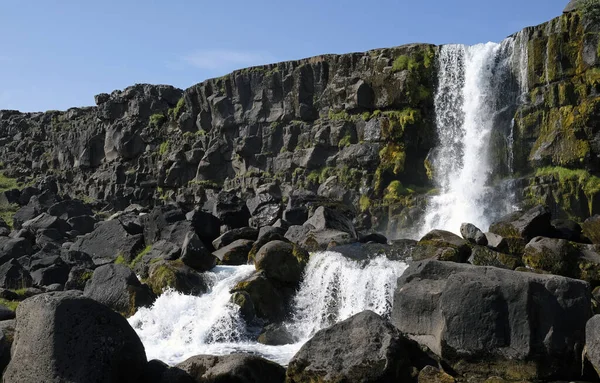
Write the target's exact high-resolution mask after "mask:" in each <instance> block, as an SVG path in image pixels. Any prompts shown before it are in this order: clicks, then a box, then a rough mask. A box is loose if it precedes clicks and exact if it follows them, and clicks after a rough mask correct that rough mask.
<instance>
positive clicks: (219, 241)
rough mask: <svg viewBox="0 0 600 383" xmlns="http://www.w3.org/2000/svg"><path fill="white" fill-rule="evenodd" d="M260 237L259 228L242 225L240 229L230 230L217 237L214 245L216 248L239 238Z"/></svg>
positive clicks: (251, 239) (253, 239)
mask: <svg viewBox="0 0 600 383" xmlns="http://www.w3.org/2000/svg"><path fill="white" fill-rule="evenodd" d="M257 238H258V230H257V229H254V228H251V227H240V228H239V229H233V230H229V231H228V232H226V233H224V234H223V235H222V236H220V237H218V238H216V239H215V240H214V241H213V242H212V245H213V246H214V248H215V249H216V250H219V249H220V248H222V247H224V246H227V245H229V244H231V243H232V242H234V241H237V240H238V239H247V240H249V241H256V239H257Z"/></svg>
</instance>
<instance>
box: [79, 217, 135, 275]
mask: <svg viewBox="0 0 600 383" xmlns="http://www.w3.org/2000/svg"><path fill="white" fill-rule="evenodd" d="M109 244H110V245H109ZM143 248H144V239H143V237H142V236H141V234H138V235H130V234H129V233H128V232H127V230H125V228H124V227H123V226H122V225H121V223H120V222H119V221H118V220H116V219H115V220H110V221H105V222H102V223H101V224H99V225H98V227H97V228H96V229H95V230H94V231H92V232H91V233H89V234H86V235H84V236H83V237H80V238H79V239H78V240H77V241H76V242H75V243H74V244H73V246H72V247H71V250H75V251H81V252H84V253H86V254H88V255H89V256H90V257H92V259H93V260H94V263H95V264H97V265H103V264H106V263H112V262H114V261H116V260H117V259H118V258H119V257H121V258H122V259H123V261H125V262H127V263H129V262H131V261H132V260H133V259H134V257H135V255H136V254H138V253H139V251H140V250H142V249H143Z"/></svg>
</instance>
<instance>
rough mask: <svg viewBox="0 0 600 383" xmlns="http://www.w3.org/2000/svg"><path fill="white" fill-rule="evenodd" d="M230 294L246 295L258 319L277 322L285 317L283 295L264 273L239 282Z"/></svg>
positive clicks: (258, 273)
mask: <svg viewBox="0 0 600 383" xmlns="http://www.w3.org/2000/svg"><path fill="white" fill-rule="evenodd" d="M231 292H232V293H245V294H247V295H245V297H246V298H249V299H250V301H251V302H252V305H253V306H254V309H255V312H256V315H257V316H258V317H259V318H262V319H265V320H267V321H269V322H277V321H280V320H282V319H283V318H284V317H285V312H286V310H285V309H286V299H285V293H284V291H282V289H280V288H279V287H278V286H275V285H274V284H273V282H271V281H270V280H269V279H268V278H267V277H266V276H265V274H264V272H257V273H255V274H253V275H252V276H250V277H249V278H247V279H245V280H243V281H240V282H239V283H238V284H237V285H236V286H235V287H234V288H233V289H232V290H231Z"/></svg>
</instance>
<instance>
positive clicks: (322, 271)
mask: <svg viewBox="0 0 600 383" xmlns="http://www.w3.org/2000/svg"><path fill="white" fill-rule="evenodd" d="M406 267H407V265H406V264H405V263H402V262H397V261H390V260H388V259H387V258H385V257H379V258H375V259H373V260H370V261H362V262H358V261H353V260H350V259H347V258H345V257H343V256H342V255H341V254H339V253H334V252H322V253H315V254H313V255H312V256H311V258H310V262H309V264H308V266H307V268H306V270H305V278H304V281H303V282H302V284H301V287H300V289H299V291H298V293H297V295H296V297H295V299H294V302H293V306H294V310H293V315H292V318H291V320H290V321H289V322H288V323H286V324H285V325H286V327H287V328H288V330H289V331H290V332H291V334H292V335H293V336H294V338H295V339H296V340H297V342H296V343H295V344H291V345H286V346H265V345H263V344H260V343H257V342H256V341H254V340H253V339H255V338H256V333H255V331H253V329H252V328H248V327H247V325H246V323H245V322H244V320H243V319H242V318H241V317H240V313H239V309H238V307H237V306H236V305H234V304H231V303H230V302H229V300H230V298H231V294H230V293H229V291H230V290H231V289H232V288H233V287H234V286H235V285H236V284H237V283H238V282H239V281H242V280H244V279H245V278H247V277H249V276H250V275H252V273H253V272H254V266H250V265H247V266H218V267H216V268H215V269H213V271H212V272H208V273H205V275H206V276H208V277H210V278H211V279H212V282H213V283H212V288H211V290H210V291H209V292H208V293H207V294H205V295H203V296H200V297H194V296H188V295H183V294H179V293H176V292H174V291H167V292H165V293H164V294H163V295H161V296H160V297H159V298H158V299H157V300H156V302H155V303H154V305H153V306H152V307H151V308H142V309H140V310H139V311H138V312H137V313H136V314H135V315H134V316H132V317H131V318H129V323H130V324H131V325H132V327H133V328H134V329H135V331H136V332H137V334H138V335H139V336H140V339H141V340H142V343H143V344H144V346H145V348H146V355H147V357H148V359H160V360H162V361H164V362H166V363H168V364H171V365H173V364H177V363H179V362H181V361H183V360H185V359H187V358H189V357H191V356H194V355H199V354H210V355H223V354H229V353H232V352H249V353H254V354H259V355H262V356H264V357H266V358H268V359H271V360H273V361H276V362H278V363H280V364H283V365H285V364H287V363H288V361H289V360H290V359H291V358H292V357H293V356H294V354H295V353H296V352H297V351H298V350H299V349H300V347H302V345H303V344H304V343H305V342H306V341H307V340H308V339H310V337H311V336H312V335H314V333H315V332H317V331H318V330H320V329H322V328H325V327H328V326H330V325H332V324H334V323H336V322H339V321H341V320H344V319H347V318H349V317H350V316H352V315H354V314H356V313H359V312H361V311H364V310H367V309H369V310H373V311H375V312H377V313H379V314H381V315H384V316H387V315H389V314H390V311H391V302H392V297H393V292H394V289H395V287H396V280H397V279H398V277H399V276H400V275H402V273H403V272H404V270H405V269H406Z"/></svg>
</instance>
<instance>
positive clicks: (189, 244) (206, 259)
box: [181, 231, 217, 272]
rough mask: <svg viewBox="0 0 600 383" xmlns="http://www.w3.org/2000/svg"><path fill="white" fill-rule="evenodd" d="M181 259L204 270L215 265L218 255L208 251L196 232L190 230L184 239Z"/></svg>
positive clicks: (196, 268)
mask: <svg viewBox="0 0 600 383" xmlns="http://www.w3.org/2000/svg"><path fill="white" fill-rule="evenodd" d="M181 261H182V262H183V263H184V264H186V265H188V266H189V267H191V268H192V269H195V270H198V271H201V272H203V271H208V270H210V269H212V268H213V267H215V265H216V264H217V257H215V256H214V255H212V254H211V253H210V251H208V249H207V248H206V247H205V246H204V243H202V241H201V240H200V238H198V235H197V234H196V233H195V232H193V231H190V232H188V233H187V234H186V236H185V238H184V240H183V245H182V250H181Z"/></svg>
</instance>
